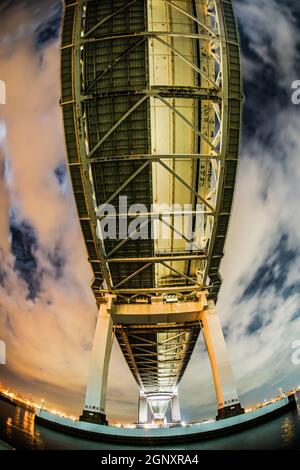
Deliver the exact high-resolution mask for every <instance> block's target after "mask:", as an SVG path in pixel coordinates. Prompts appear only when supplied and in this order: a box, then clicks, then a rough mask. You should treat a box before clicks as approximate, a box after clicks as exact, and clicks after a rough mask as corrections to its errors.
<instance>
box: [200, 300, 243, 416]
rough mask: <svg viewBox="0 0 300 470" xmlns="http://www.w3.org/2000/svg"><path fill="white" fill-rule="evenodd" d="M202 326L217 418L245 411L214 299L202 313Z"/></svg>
mask: <svg viewBox="0 0 300 470" xmlns="http://www.w3.org/2000/svg"><path fill="white" fill-rule="evenodd" d="M201 326H202V333H203V336H204V340H205V343H206V348H207V352H208V356H209V360H210V364H211V370H212V375H213V379H214V384H215V391H216V397H217V405H218V414H217V419H223V418H229V417H231V416H236V415H239V414H242V413H244V409H243V408H242V407H241V404H240V401H239V397H238V393H237V389H236V385H235V380H234V376H233V372H232V368H231V365H230V361H229V356H228V351H227V347H226V343H225V339H224V335H223V331H222V327H221V323H220V319H219V315H218V313H217V310H216V307H215V303H214V301H211V300H209V301H208V305H207V308H205V309H204V310H203V311H202V313H201Z"/></svg>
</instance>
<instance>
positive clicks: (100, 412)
mask: <svg viewBox="0 0 300 470" xmlns="http://www.w3.org/2000/svg"><path fill="white" fill-rule="evenodd" d="M111 300H112V298H111V296H109V297H107V302H105V303H103V304H101V305H100V309H99V313H98V319H97V326H96V332H95V337H94V343H93V349H92V356H91V362H90V366H89V374H88V383H87V389H86V396H85V404H84V410H83V414H82V416H80V420H81V421H88V422H92V423H97V424H108V423H107V420H106V414H105V405H106V389H107V379H108V369H109V361H110V355H111V348H112V342H113V321H112V318H111V315H110V311H109V310H110V307H111Z"/></svg>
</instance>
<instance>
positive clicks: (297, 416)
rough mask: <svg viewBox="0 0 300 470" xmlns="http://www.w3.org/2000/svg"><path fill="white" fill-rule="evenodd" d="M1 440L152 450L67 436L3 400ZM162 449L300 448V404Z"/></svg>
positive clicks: (29, 445) (20, 445)
mask: <svg viewBox="0 0 300 470" xmlns="http://www.w3.org/2000/svg"><path fill="white" fill-rule="evenodd" d="M0 439H1V440H2V441H4V442H6V443H7V444H9V445H10V446H12V447H14V448H15V449H29V450H35V449H46V450H60V449H61V450H97V449H98V450H118V449H120V450H121V449H123V450H124V449H128V450H131V449H134V450H135V449H137V448H140V449H151V447H150V446H149V447H142V446H141V447H137V446H136V445H135V447H130V446H128V445H124V444H122V445H117V444H110V443H104V442H97V441H92V440H88V439H83V438H79V437H73V436H68V435H65V434H62V433H60V432H57V431H54V430H50V429H47V428H45V427H43V426H41V425H39V424H35V423H34V415H33V414H32V413H31V412H30V411H27V410H24V409H22V408H20V407H15V406H13V405H11V404H9V403H5V402H3V401H1V400H0ZM153 449H159V450H162V449H163V450H212V449H213V450H223V449H224V450H285V449H286V450H292V449H297V450H300V406H298V409H297V410H293V411H290V412H288V413H286V414H284V415H283V416H281V417H279V418H276V419H274V420H272V421H270V422H268V423H265V424H260V425H258V426H256V427H254V428H252V429H249V430H246V431H242V432H240V433H238V434H233V435H231V436H226V437H221V438H217V439H211V440H207V441H201V442H192V443H185V444H182V443H180V444H176V445H174V446H171V445H164V446H163V447H159V446H155V447H153Z"/></svg>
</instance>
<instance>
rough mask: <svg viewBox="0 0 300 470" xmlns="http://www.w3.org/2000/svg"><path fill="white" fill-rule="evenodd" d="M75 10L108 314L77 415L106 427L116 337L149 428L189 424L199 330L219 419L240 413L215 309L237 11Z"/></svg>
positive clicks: (78, 148) (73, 166)
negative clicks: (186, 409)
mask: <svg viewBox="0 0 300 470" xmlns="http://www.w3.org/2000/svg"><path fill="white" fill-rule="evenodd" d="M64 3H65V8H64V20H63V32H62V43H61V106H62V113H63V120H64V128H65V140H66V147H67V155H68V165H69V170H70V175H71V180H72V185H73V190H74V195H75V200H76V204H77V210H78V216H79V221H80V224H81V229H82V233H83V237H84V240H85V244H86V249H87V253H88V259H89V262H90V264H91V267H92V270H93V273H94V277H93V281H92V290H93V292H94V295H95V298H96V302H97V305H98V310H99V313H98V320H97V326H96V332H95V338H94V345H93V350H92V357H91V364H90V370H89V377H88V384H87V392H86V400H85V405H84V410H83V414H82V416H81V418H80V419H81V420H85V421H90V422H96V423H107V420H106V412H105V402H106V387H107V377H108V368H109V360H110V353H111V347H112V341H113V337H114V336H115V337H116V338H117V340H118V343H119V345H120V347H121V350H122V352H123V354H124V357H125V359H126V361H127V364H128V366H129V368H130V370H131V372H132V374H133V376H134V378H135V380H136V383H137V385H138V387H139V393H140V396H139V423H141V424H142V423H146V422H147V421H148V418H150V416H153V417H154V419H155V421H156V422H157V423H159V422H162V421H163V420H164V419H165V414H166V410H167V407H168V404H169V403H171V411H172V419H173V421H174V422H180V420H181V417H180V408H179V402H178V385H179V383H180V380H181V378H182V376H183V374H184V372H185V369H186V367H187V364H188V362H189V359H190V357H191V354H192V352H193V350H194V347H195V345H196V343H197V339H198V336H199V334H200V331H201V330H202V333H203V336H204V340H205V343H206V346H207V351H208V355H209V359H210V362H211V369H212V374H213V379H214V383H215V389H216V396H217V408H218V418H224V417H227V416H232V415H235V414H239V413H242V412H243V409H242V408H241V405H240V403H239V399H238V395H237V391H236V386H235V382H234V378H233V374H232V370H231V366H230V363H229V359H228V354H227V350H226V345H225V341H224V337H223V333H222V329H221V326H220V322H219V317H218V314H217V311H216V308H215V304H216V301H217V297H218V292H219V289H220V286H221V277H220V274H219V267H220V262H221V259H222V256H223V250H224V243H225V238H226V233H227V228H228V223H229V218H230V213H231V206H232V199H233V194H234V188H235V179H236V171H237V163H238V152H239V140H240V130H241V109H242V103H243V95H242V85H241V72H240V58H239V44H238V35H237V30H236V24H235V19H234V14H233V9H232V3H231V1H229V0H170V1H168V0H101V1H97V0H86V1H83V0H78V1H75V0H68V1H65V2H64ZM103 208H104V209H105V210H106V212H105V210H104V209H103ZM113 209H115V211H114V212H113ZM114 227H115V231H114ZM124 227H125V228H124ZM166 231H167V232H166ZM166 233H167V235H166ZM120 385H121V384H120ZM120 393H121V389H120ZM150 412H151V413H152V415H150ZM150 419H152V418H150Z"/></svg>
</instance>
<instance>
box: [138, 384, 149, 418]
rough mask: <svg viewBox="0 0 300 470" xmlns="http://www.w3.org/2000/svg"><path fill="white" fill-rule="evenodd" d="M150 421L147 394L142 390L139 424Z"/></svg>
mask: <svg viewBox="0 0 300 470" xmlns="http://www.w3.org/2000/svg"><path fill="white" fill-rule="evenodd" d="M147 422H148V408H147V398H146V395H145V394H144V393H143V392H141V391H140V396H139V424H146V423H147Z"/></svg>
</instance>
